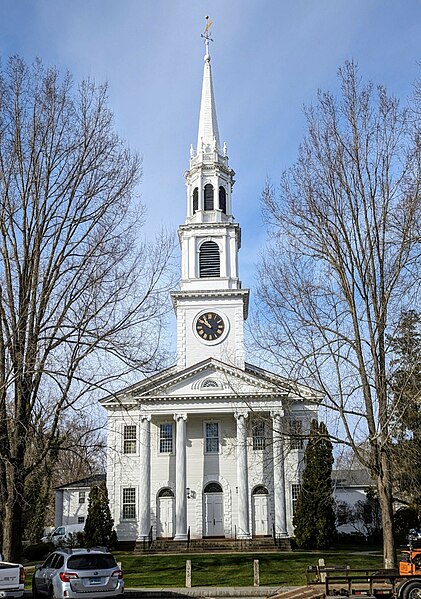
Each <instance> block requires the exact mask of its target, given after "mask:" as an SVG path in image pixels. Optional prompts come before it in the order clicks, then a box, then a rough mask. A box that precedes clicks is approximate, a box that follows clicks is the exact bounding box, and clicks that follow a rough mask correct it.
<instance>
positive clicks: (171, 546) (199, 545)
mask: <svg viewBox="0 0 421 599" xmlns="http://www.w3.org/2000/svg"><path fill="white" fill-rule="evenodd" d="M133 549H134V551H135V553H215V552H219V551H222V552H238V551H240V552H246V551H249V552H250V551H289V550H290V549H291V542H290V540H289V539H277V541H276V544H275V542H274V540H273V538H272V537H256V538H254V539H247V540H243V539H242V540H239V539H237V540H236V539H224V538H207V539H191V540H190V541H189V542H187V541H173V540H172V539H155V540H153V541H152V543H149V542H148V541H145V542H143V541H139V542H137V543H136V545H135V547H134V548H133Z"/></svg>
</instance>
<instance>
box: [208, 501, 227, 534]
mask: <svg viewBox="0 0 421 599" xmlns="http://www.w3.org/2000/svg"><path fill="white" fill-rule="evenodd" d="M204 507H205V536H206V537H222V536H224V495H223V493H205V505H204Z"/></svg>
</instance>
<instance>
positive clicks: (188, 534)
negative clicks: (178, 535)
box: [187, 526, 190, 549]
mask: <svg viewBox="0 0 421 599" xmlns="http://www.w3.org/2000/svg"><path fill="white" fill-rule="evenodd" d="M189 548H190V526H189V528H188V530H187V549H189Z"/></svg>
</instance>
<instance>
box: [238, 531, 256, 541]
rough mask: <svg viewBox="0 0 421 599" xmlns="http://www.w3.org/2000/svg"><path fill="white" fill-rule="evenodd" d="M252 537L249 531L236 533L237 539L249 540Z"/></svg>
mask: <svg viewBox="0 0 421 599" xmlns="http://www.w3.org/2000/svg"><path fill="white" fill-rule="evenodd" d="M251 538H252V536H251V534H250V533H243V534H238V535H237V540H238V541H250V540H251Z"/></svg>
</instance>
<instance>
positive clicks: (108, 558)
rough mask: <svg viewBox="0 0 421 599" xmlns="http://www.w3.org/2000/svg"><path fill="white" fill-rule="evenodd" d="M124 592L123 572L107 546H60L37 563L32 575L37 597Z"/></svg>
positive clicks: (56, 598) (60, 598)
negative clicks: (69, 547) (90, 547)
mask: <svg viewBox="0 0 421 599" xmlns="http://www.w3.org/2000/svg"><path fill="white" fill-rule="evenodd" d="M123 592H124V581H123V572H122V571H121V570H120V568H119V567H118V565H117V562H116V561H115V559H114V556H112V555H111V553H108V551H107V550H105V549H104V550H103V549H57V550H56V551H54V553H51V554H50V555H49V556H48V557H47V559H46V560H45V562H44V563H43V564H42V566H41V565H38V566H35V573H34V576H33V578H32V596H33V598H34V599H37V598H40V597H43V596H47V597H49V598H50V599H65V598H66V599H75V598H76V597H82V595H83V597H85V598H86V599H94V598H98V599H99V598H101V597H115V596H116V595H121V594H122V593H123Z"/></svg>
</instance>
